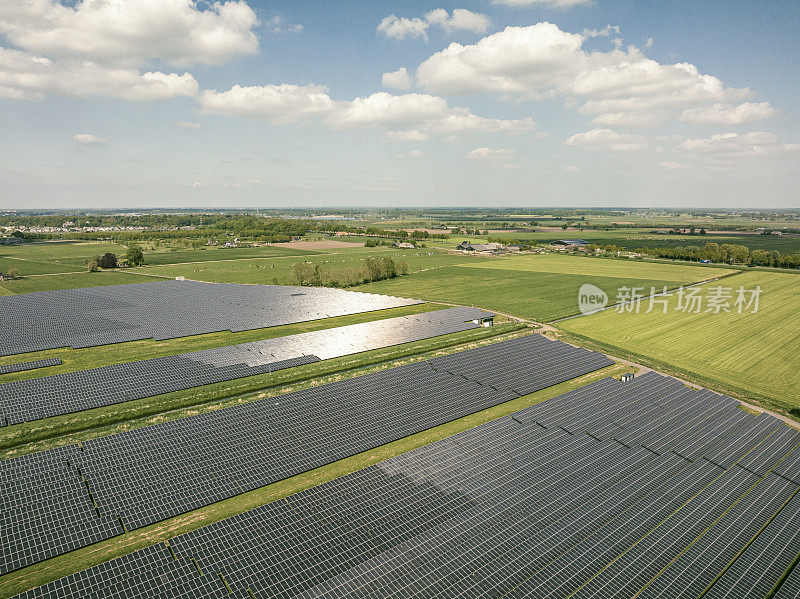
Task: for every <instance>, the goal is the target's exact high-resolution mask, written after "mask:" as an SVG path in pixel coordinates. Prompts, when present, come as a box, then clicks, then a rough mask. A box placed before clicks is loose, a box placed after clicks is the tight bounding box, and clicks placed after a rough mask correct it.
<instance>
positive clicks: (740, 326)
mask: <svg viewBox="0 0 800 599" xmlns="http://www.w3.org/2000/svg"><path fill="white" fill-rule="evenodd" d="M720 284H724V285H726V286H730V287H733V288H734V289H737V288H738V287H739V286H743V287H744V288H746V289H753V288H755V287H757V286H760V287H761V289H762V293H761V297H760V305H759V309H758V312H757V313H756V314H751V313H750V312H749V311H747V310H745V311H744V312H743V313H742V314H738V313H737V311H736V310H734V309H731V312H730V313H726V312H720V313H718V314H717V313H714V312H713V311H712V312H705V311H702V312H701V313H699V314H691V313H685V312H683V311H679V310H676V309H675V308H676V305H677V298H676V297H674V296H670V304H669V306H668V310H667V313H666V314H664V313H663V311H662V310H661V308H660V307H659V309H656V310H653V311H652V312H651V313H649V314H647V313H644V312H646V309H645V308H643V309H642V312H643V313H639V314H636V313H627V312H624V313H618V312H617V311H615V310H606V311H604V312H602V313H599V314H594V315H591V316H584V317H580V318H575V319H571V320H567V321H563V322H561V323H559V325H558V326H559V328H561V329H563V330H564V331H566V332H567V333H569V334H573V335H574V336H575V337H576V338H577V339H579V340H584V341H590V342H594V343H596V344H597V345H598V346H600V347H602V348H604V349H606V350H607V351H610V352H614V353H616V354H617V355H627V356H629V357H632V358H634V359H641V360H642V361H643V362H645V363H649V364H653V365H654V366H658V367H663V368H665V369H667V370H672V371H675V372H678V373H684V374H685V375H687V376H688V377H690V378H692V379H694V380H696V381H698V382H700V383H705V384H708V385H711V386H713V387H716V388H718V389H720V390H725V391H727V392H738V394H739V395H740V396H742V397H743V398H751V399H754V400H756V401H759V402H761V403H763V404H765V405H768V406H771V407H773V408H776V409H779V410H784V411H787V412H790V413H792V414H794V415H795V416H800V398H799V397H798V389H800V369H798V368H797V356H798V355H799V354H800V337H798V335H797V323H798V322H799V321H800V305H799V304H798V302H797V297H798V294H800V277H798V276H796V275H791V274H780V273H767V272H748V273H742V274H738V275H735V276H733V277H731V278H729V279H725V280H724V281H722V282H720V283H713V284H709V285H704V286H703V292H704V293H705V292H707V291H708V288H710V287H714V286H716V285H720ZM703 310H705V308H703Z"/></svg>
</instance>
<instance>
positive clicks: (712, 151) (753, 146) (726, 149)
mask: <svg viewBox="0 0 800 599" xmlns="http://www.w3.org/2000/svg"><path fill="white" fill-rule="evenodd" d="M679 149H680V150H682V151H684V152H688V153H691V154H699V155H714V156H717V157H731V158H736V157H748V156H770V155H776V154H786V153H790V152H792V153H795V152H800V144H785V143H782V142H781V141H780V140H779V139H778V137H777V136H776V135H775V134H774V133H769V132H767V131H751V132H749V133H717V134H715V135H712V136H711V137H707V138H699V139H685V140H683V142H682V143H681V144H680V147H679Z"/></svg>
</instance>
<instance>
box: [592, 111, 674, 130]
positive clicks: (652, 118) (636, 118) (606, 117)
mask: <svg viewBox="0 0 800 599" xmlns="http://www.w3.org/2000/svg"><path fill="white" fill-rule="evenodd" d="M663 121H664V114H663V113H648V112H606V113H604V114H598V115H597V116H596V117H594V118H593V119H592V124H593V125H598V126H600V127H654V126H656V125H659V124H661V123H662V122H663Z"/></svg>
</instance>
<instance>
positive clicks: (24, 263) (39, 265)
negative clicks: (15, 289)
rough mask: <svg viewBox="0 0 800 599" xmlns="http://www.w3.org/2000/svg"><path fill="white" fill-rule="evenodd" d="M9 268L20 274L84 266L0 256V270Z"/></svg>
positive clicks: (68, 269)
mask: <svg viewBox="0 0 800 599" xmlns="http://www.w3.org/2000/svg"><path fill="white" fill-rule="evenodd" d="M10 268H16V269H17V270H18V271H19V274H20V275H22V276H25V275H42V274H52V273H59V272H75V271H77V270H86V269H85V268H78V267H77V266H73V265H71V264H56V263H54V262H40V261H38V260H27V259H24V258H3V257H0V272H1V273H7V272H8V270H9V269H10Z"/></svg>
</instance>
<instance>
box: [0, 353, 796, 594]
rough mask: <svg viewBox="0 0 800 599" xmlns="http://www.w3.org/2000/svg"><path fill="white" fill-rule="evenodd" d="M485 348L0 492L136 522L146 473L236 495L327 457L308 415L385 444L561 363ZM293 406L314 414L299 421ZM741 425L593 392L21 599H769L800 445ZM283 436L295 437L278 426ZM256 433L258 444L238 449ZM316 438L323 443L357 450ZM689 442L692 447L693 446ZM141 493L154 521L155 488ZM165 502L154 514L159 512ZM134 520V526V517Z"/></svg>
mask: <svg viewBox="0 0 800 599" xmlns="http://www.w3.org/2000/svg"><path fill="white" fill-rule="evenodd" d="M545 343H552V342H550V341H545ZM498 345H501V346H502V345H503V344H498ZM490 347H491V350H489V349H484V348H481V349H480V350H472V352H465V353H464V354H463V355H460V356H457V357H452V356H447V357H445V358H442V359H437V360H431V361H430V362H429V363H425V364H417V365H412V366H409V367H401V368H396V369H392V370H390V371H385V372H383V373H377V374H378V376H373V375H368V376H365V377H361V378H360V379H359V380H356V379H351V381H353V382H348V381H341V382H339V383H334V384H332V385H330V386H326V387H327V389H325V387H319V388H316V389H307V390H303V391H299V392H297V393H296V394H288V395H287V396H281V397H278V398H270V399H269V400H262V401H259V402H254V403H252V404H244V405H242V406H241V410H240V411H236V410H233V409H226V410H222V411H220V412H217V413H214V417H213V418H208V419H206V418H200V417H194V418H188V419H185V420H182V421H175V422H174V423H167V425H164V426H161V425H159V426H155V427H148V428H146V429H140V430H141V431H142V432H141V433H139V434H138V435H132V434H130V433H125V434H120V435H114V436H112V437H108V438H107V439H106V440H105V441H104V440H102V439H98V440H96V441H93V442H90V443H87V444H85V448H86V451H85V452H82V453H77V452H75V450H72V453H70V452H69V450H61V452H60V453H59V454H58V455H57V456H54V457H53V458H51V459H43V458H36V459H35V460H34V459H29V460H28V461H27V462H22V463H20V464H19V466H15V467H14V468H6V469H5V470H3V469H0V476H6V477H7V478H9V480H11V476H12V472H13V473H16V474H15V476H17V478H15V479H13V480H22V479H24V478H25V476H26V475H27V474H29V473H30V472H32V471H33V472H39V471H41V470H42V469H46V468H47V467H48V464H52V463H56V462H57V461H58V460H60V459H65V458H69V459H70V460H71V461H74V463H75V464H79V465H80V467H81V469H82V470H81V471H82V472H86V473H91V474H87V479H88V480H91V481H95V480H96V481H97V482H92V483H91V485H92V489H95V488H97V489H98V491H97V494H98V497H102V500H100V501H101V503H103V505H106V503H105V502H107V497H111V496H112V494H113V493H119V494H120V495H119V497H124V498H125V501H127V502H128V503H127V504H126V505H127V506H135V505H137V504H138V502H139V499H137V496H136V495H135V494H133V495H131V494H130V493H129V490H130V488H131V484H130V483H131V479H130V476H131V474H130V471H131V470H134V471H139V470H141V471H142V472H145V471H146V472H149V473H151V474H147V475H142V476H143V477H144V478H143V479H141V480H150V479H149V478H147V476H151V475H152V476H153V477H164V481H163V489H164V491H163V492H166V491H167V490H170V489H171V492H172V493H173V494H174V495H175V501H176V502H186V501H191V499H192V497H193V493H194V491H192V490H191V489H192V488H194V487H193V484H194V481H195V479H196V478H197V477H198V476H202V473H203V472H204V471H209V470H213V471H214V472H215V473H216V475H217V477H218V479H219V480H222V479H226V478H228V479H230V480H236V481H237V485H238V486H239V488H241V489H244V488H246V485H247V483H245V482H244V480H245V475H246V474H247V473H250V474H251V479H249V480H250V481H251V482H254V481H256V479H257V478H258V476H259V474H258V471H260V470H259V469H262V468H263V467H264V466H263V461H264V460H263V459H259V456H263V455H267V454H266V453H265V452H267V451H271V452H273V453H271V454H269V455H272V456H275V460H276V461H280V462H281V464H282V466H281V467H282V468H287V467H289V464H290V458H292V459H298V460H300V461H301V462H302V463H303V464H305V465H306V466H308V465H311V464H312V462H311V461H308V460H309V459H310V457H309V456H310V455H316V454H320V453H323V452H326V451H332V450H333V449H335V448H333V447H329V446H328V445H324V444H323V445H317V444H315V441H314V440H313V438H311V437H309V438H307V439H306V438H303V439H302V443H300V441H301V437H300V436H299V435H300V434H301V431H305V432H306V433H308V432H311V431H318V432H322V430H323V429H321V428H320V426H321V424H322V423H321V422H319V421H315V420H314V418H313V415H312V413H313V411H314V410H316V411H319V409H320V408H319V407H318V406H319V405H320V404H317V403H316V401H317V399H318V398H321V397H324V398H325V399H326V401H327V404H326V405H327V406H328V409H330V410H335V409H336V407H338V406H341V407H342V408H343V409H342V410H341V411H340V412H335V413H331V414H330V415H331V418H332V419H334V420H337V421H338V420H340V419H341V420H342V422H343V427H344V428H346V429H347V430H350V429H353V427H354V426H355V427H357V425H358V422H359V420H358V419H357V418H351V416H353V415H354V414H363V415H364V416H365V417H368V418H369V419H370V420H371V423H372V426H371V429H370V431H371V432H370V433H369V434H375V435H378V436H380V435H382V434H385V431H387V429H390V428H392V427H406V426H410V425H409V422H412V421H414V420H415V419H423V420H424V419H425V418H427V416H425V414H426V412H425V411H424V409H425V405H427V404H429V403H431V402H432V403H434V404H435V406H434V407H433V411H434V412H438V411H441V410H445V409H447V408H445V406H448V405H450V404H451V402H458V401H459V398H461V397H463V396H464V394H465V393H476V392H477V390H479V389H481V388H482V389H484V390H489V391H491V392H492V393H494V394H497V393H498V392H499V391H498V390H497V389H494V388H493V387H492V386H490V385H489V381H491V385H505V389H506V392H507V393H510V394H511V395H512V396H516V395H518V393H519V391H516V392H511V391H510V389H512V388H514V389H517V388H519V389H523V387H522V386H523V385H532V388H535V387H536V386H537V385H538V384H541V382H539V381H537V380H536V378H535V377H534V376H533V375H532V374H531V373H533V372H535V370H536V368H538V364H539V363H540V362H542V361H544V362H547V361H548V360H549V359H551V358H552V359H553V360H554V362H552V364H553V366H557V365H559V364H561V363H562V362H563V361H564V356H563V355H562V354H561V353H560V350H561V349H563V348H559V351H552V352H548V351H547V350H548V349H550V347H551V346H547V345H544V344H543V343H542V340H540V339H530V340H529V341H527V342H526V343H521V342H519V341H516V342H514V343H510V342H509V343H507V344H506V345H505V346H503V347H504V348H505V352H504V351H503V350H502V347H501V348H498V347H496V346H490ZM553 349H554V350H555V349H556V348H555V347H554V348H553ZM520 354H522V355H523V356H525V357H526V358H527V359H523V360H519V366H515V367H514V368H511V369H509V368H503V365H505V364H506V363H507V362H506V360H508V361H509V362H511V361H516V360H517V356H519V355H520ZM526 364H534V365H533V366H531V367H529V368H528V367H526ZM526 368H527V370H526ZM515 369H520V370H521V372H520V374H519V376H518V377H516V378H515V377H514V376H513V372H514V371H515ZM487 370H489V372H488V373H487ZM497 370H501V371H502V372H501V373H496V371H497ZM545 370H546V368H545ZM509 372H511V373H512V374H509ZM562 375H563V373H562ZM479 380H480V382H478V381H479ZM320 389H324V390H325V391H324V393H323V394H322V395H318V394H319V393H320V392H319V390H320ZM378 391H380V392H381V393H383V394H382V395H381V394H377V392H378ZM450 391H452V392H450ZM403 392H407V393H408V395H406V396H403V397H411V396H418V397H419V398H421V401H420V402H419V403H415V402H414V401H411V400H408V401H407V400H405V399H404V400H403V402H404V404H403V405H404V411H392V410H391V409H390V406H387V405H385V404H386V403H387V402H388V403H391V402H392V400H391V399H390V398H393V397H396V396H398V395H397V394H401V393H403ZM398 397H399V396H398ZM365 398H366V399H365ZM422 398H424V399H422ZM495 401H496V395H495ZM437 402H441V403H437ZM276 403H277V404H278V405H275V404H276ZM306 406H307V407H308V408H309V412H302V414H301V412H298V410H302V409H303V408H304V407H306ZM315 406H316V407H315ZM735 406H736V402H734V401H733V400H731V399H730V398H726V397H724V396H718V395H716V394H713V393H710V392H707V391H704V390H694V389H689V388H687V387H685V386H684V385H682V384H681V383H680V382H679V381H676V380H674V379H670V378H668V377H663V376H660V375H657V374H652V375H645V376H641V377H638V378H637V379H635V384H634V382H630V383H621V382H620V381H617V380H613V379H604V380H601V381H598V382H596V383H593V384H591V385H587V386H585V387H581V388H579V389H576V390H574V391H571V392H569V393H566V394H564V395H561V396H559V397H556V398H553V399H550V400H548V401H546V402H543V403H541V404H536V405H534V406H531V407H530V408H527V409H525V410H522V411H520V412H517V413H515V414H513V415H511V416H508V417H504V418H500V419H497V420H493V421H491V422H489V423H487V424H485V425H481V426H478V427H475V428H472V429H469V430H467V431H464V432H462V433H459V434H457V435H454V436H452V437H449V438H446V439H443V440H441V441H438V442H435V443H432V444H429V445H426V446H423V447H421V448H419V449H416V450H413V451H410V452H407V453H404V454H401V455H399V456H396V457H394V458H391V459H389V460H386V461H384V462H381V463H379V464H376V465H373V466H370V467H368V468H365V469H362V470H359V471H356V472H353V473H351V474H348V475H346V476H343V477H341V478H338V479H335V480H332V481H329V482H326V483H323V484H321V485H319V486H316V487H312V488H310V489H307V490H305V491H302V492H300V493H297V494H294V495H291V496H289V497H288V498H286V499H284V500H281V501H276V502H273V503H269V504H266V505H263V506H261V507H258V508H255V509H253V510H249V511H247V512H244V513H241V514H238V515H235V516H233V517H230V518H228V519H225V520H222V521H219V522H216V523H214V524H210V525H208V526H204V527H201V528H198V529H196V530H193V531H190V532H187V533H184V534H182V535H179V536H177V537H174V538H172V539H170V540H169V547H167V546H166V545H164V544H159V545H157V546H156V547H155V548H148V549H147V550H142V551H139V552H134V553H132V554H130V555H129V556H125V557H123V558H119V559H118V560H112V561H111V562H108V563H106V564H100V565H99V566H95V567H93V568H90V569H88V570H86V571H84V572H82V573H78V574H75V575H72V576H71V577H67V578H66V579H63V580H62V581H57V582H54V583H50V584H49V585H45V587H40V588H39V589H34V590H32V591H29V592H27V593H25V594H23V595H21V596H20V597H21V598H24V599H39V598H43V597H55V596H58V597H65V598H72V597H84V596H93V595H89V594H87V590H91V591H93V592H96V593H97V595H98V596H101V594H102V593H103V592H106V593H111V594H110V595H109V596H120V597H122V596H124V597H128V598H135V597H149V596H186V597H193V596H217V595H216V593H220V592H223V591H224V593H223V594H222V595H219V596H230V595H227V593H228V592H229V590H230V592H231V593H232V594H233V596H251V595H250V593H251V592H252V596H255V597H326V598H336V599H339V598H342V597H353V598H355V597H362V598H363V597H370V598H373V597H374V598H378V597H412V596H419V597H497V596H503V597H564V596H567V595H570V594H572V593H574V594H575V595H576V596H602V597H606V596H633V595H637V594H640V595H642V596H643V597H676V598H677V597H688V596H695V597H696V596H699V595H700V594H702V593H703V592H704V591H705V590H706V589H707V588H709V585H712V583H714V581H715V579H717V577H720V576H721V577H720V578H719V581H718V582H716V583H715V584H713V586H711V587H710V593H709V595H710V596H712V597H716V596H761V597H763V596H766V594H767V593H768V592H769V591H770V590H771V589H772V588H773V587H774V586H775V584H776V583H777V582H778V581H779V580H780V579H781V578H782V577H783V576H784V574H785V573H787V569H788V568H790V567H791V565H792V564H793V562H794V560H795V558H796V556H797V554H798V552H800V532H798V531H800V494H798V493H797V491H798V484H797V483H795V482H792V481H791V480H789V479H788V478H786V477H785V476H784V475H783V474H781V473H779V472H778V469H779V467H780V466H781V465H783V466H784V467H785V468H784V469H783V470H781V472H786V471H787V470H786V468H791V464H792V463H791V462H790V461H789V459H790V458H791V457H792V456H794V451H793V449H794V447H795V446H796V444H797V443H796V441H797V433H796V431H793V430H791V429H789V428H787V427H785V426H783V425H781V424H780V422H779V421H778V420H776V419H772V418H771V417H769V416H761V417H754V416H752V415H750V414H748V413H746V412H743V411H742V410H738V408H736V407H735ZM474 407H475V404H472V405H471V408H474ZM471 408H470V409H471ZM689 408H693V409H689ZM265 416H268V417H269V422H270V423H271V426H274V428H270V429H269V433H270V434H268V435H266V436H265V435H264V430H265V429H262V428H259V425H258V422H260V420H259V419H260V418H264V417H265ZM451 416H452V414H451ZM714 416H716V418H714ZM295 417H297V418H296V420H299V421H300V422H301V423H302V424H300V425H299V428H293V426H292V424H291V423H292V422H293V418H295ZM426 422H427V424H429V423H430V421H426ZM366 430H367V429H364V431H366ZM404 430H406V429H404ZM253 431H258V432H259V434H258V436H259V438H260V439H262V441H261V442H260V444H258V445H254V446H247V445H246V443H247V441H246V440H247V439H248V438H249V436H250V435H252V434H253ZM328 431H329V432H328V433H327V434H326V437H328V438H332V437H334V436H335V438H336V439H337V442H336V445H340V444H343V445H347V446H348V447H350V448H351V450H355V449H356V447H355V444H354V442H353V441H352V440H348V438H347V437H344V436H336V435H340V434H341V433H340V432H337V433H331V432H330V429H328ZM364 431H361V432H356V433H355V434H356V435H361V436H363V435H364V434H366V433H365V432H364ZM132 432H134V431H132ZM273 432H274V433H275V434H274V435H273V434H272V433H273ZM217 435H220V436H224V438H225V439H226V441H227V443H226V448H227V449H228V454H229V459H227V460H226V461H224V462H223V461H219V460H216V456H218V454H219V451H218V450H217V448H218V447H219V445H218V444H216V441H215V437H216V436H217ZM690 436H695V437H696V438H698V439H699V441H698V443H697V444H696V447H691V446H690V443H688V438H689V437H690ZM287 437H291V438H292V440H293V441H296V442H298V444H297V445H295V446H294V449H295V451H294V453H293V454H288V453H286V452H279V451H276V450H277V448H278V445H277V444H276V443H277V441H278V440H279V439H282V438H287ZM381 438H382V439H385V438H389V437H385V436H384V437H381ZM162 439H164V440H166V441H165V442H163V443H162V442H161V440H162ZM659 439H662V440H659ZM737 439H738V441H737ZM753 439H755V440H754V441H753ZM93 444H94V446H92V445H93ZM245 447H258V448H259V449H256V450H248V449H245ZM300 447H303V448H307V450H306V452H305V453H306V454H307V455H300V453H303V452H300V451H297V449H298V448H300ZM743 448H744V449H743ZM678 449H679V450H680V452H678V451H676V450H678ZM187 451H189V452H190V454H191V455H190V456H189V457H186V455H187ZM45 453H46V452H45ZM160 453H165V454H166V456H165V457H164V458H163V459H160V458H159V455H160ZM326 455H328V456H329V457H330V458H334V457H335V456H337V455H341V454H339V453H336V454H334V453H330V454H326ZM159 460H160V461H159ZM181 460H182V461H181ZM214 460H216V461H214ZM12 462H13V461H12ZM131 464H135V465H134V466H133V467H131ZM776 464H777V466H776ZM170 468H173V469H175V470H177V471H178V472H177V473H173V472H171V471H170ZM136 476H139V475H138V474H137V475H136ZM103 477H105V478H103ZM101 479H102V480H103V481H105V482H102V483H101V482H100V481H101ZM117 479H119V480H117ZM137 480H138V479H137ZM153 480H155V479H153ZM215 480H216V479H215ZM115 481H117V482H115ZM15 484H17V483H15ZM140 484H141V483H140ZM149 484H150V483H145V484H144V486H147V485H149ZM209 484H210V483H208V482H205V483H204V485H206V486H207V485H209ZM104 485H107V486H108V487H107V489H108V490H105V489H106V486H104ZM150 488H151V492H150V493H149V494H148V495H147V497H148V501H151V502H152V500H153V499H154V498H157V497H158V496H159V493H161V492H162V491H159V488H157V487H156V486H155V485H153V486H151V487H150ZM125 489H128V494H125V493H126V491H125ZM156 504H157V500H156ZM156 504H153V503H151V505H150V506H148V510H149V512H148V514H150V515H153V514H155V513H156V512H157V511H158V509H160V508H158V507H157V505H156ZM120 506H122V504H120ZM125 517H126V518H129V519H131V522H134V521H135V517H136V514H135V513H134V512H132V511H131V512H129V513H128V514H127V515H126V516H125ZM795 570H797V569H796V568H795ZM798 579H800V575H798V574H797V573H796V572H792V573H791V574H790V575H789V576H788V578H787V579H786V581H785V582H784V583H783V588H781V589H779V591H778V595H777V596H778V597H784V598H785V597H794V596H795V595H796V592H795V594H794V595H793V594H791V593H792V592H793V589H796V588H797V584H798V582H797V580H798ZM100 585H104V586H103V587H101V586H100ZM220 585H222V586H220ZM73 589H74V590H73ZM101 589H110V590H101ZM81 593H82V594H81ZM194 593H199V595H195V594H194ZM202 593H206V594H205V595H204V594H202ZM781 593H783V595H781ZM102 596H106V595H102Z"/></svg>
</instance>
